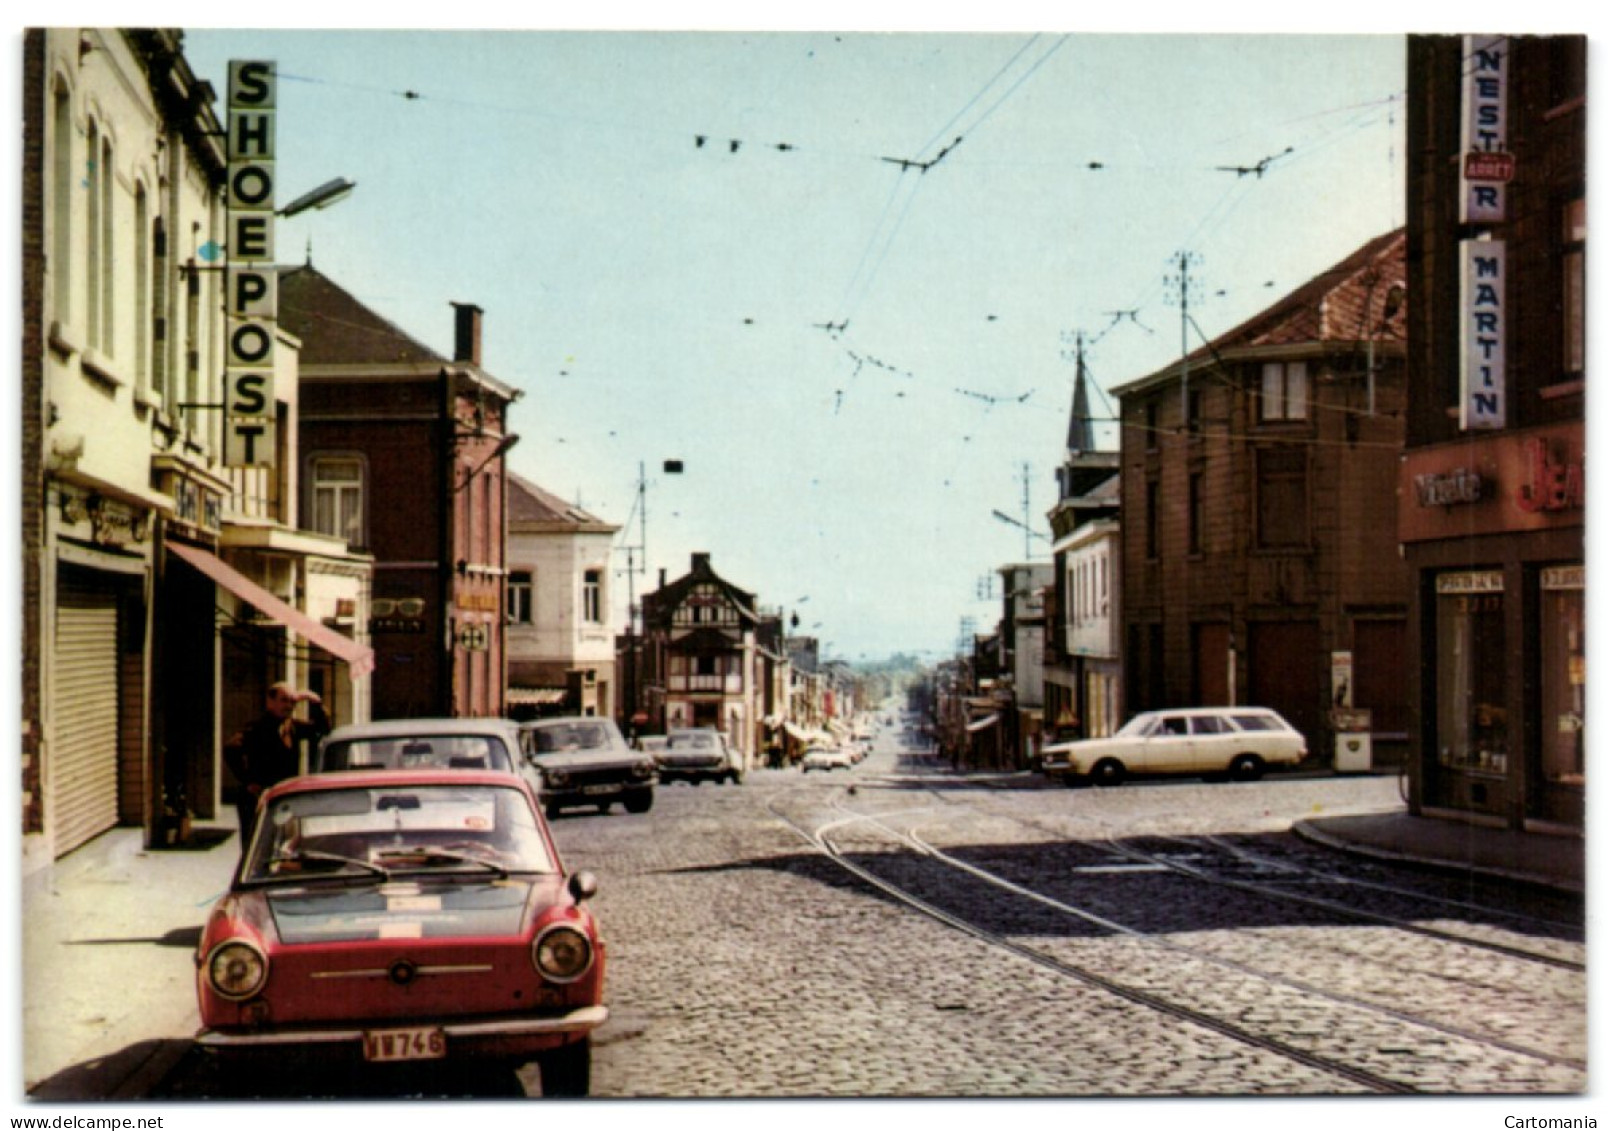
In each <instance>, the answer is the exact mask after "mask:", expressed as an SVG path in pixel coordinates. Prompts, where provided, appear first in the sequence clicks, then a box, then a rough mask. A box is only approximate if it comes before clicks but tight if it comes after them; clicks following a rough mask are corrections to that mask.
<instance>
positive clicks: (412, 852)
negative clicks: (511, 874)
mask: <svg viewBox="0 0 1608 1131" xmlns="http://www.w3.org/2000/svg"><path fill="white" fill-rule="evenodd" d="M379 855H380V858H381V859H382V860H384V859H390V858H392V857H398V856H400V857H408V858H411V859H414V860H417V861H418V862H419V863H421V864H422V863H424V862H426V861H429V862H432V863H433V862H435V861H440V860H445V861H448V862H450V863H453V864H474V865H477V866H478V867H481V868H485V869H486V870H487V871H489V872H492V873H495V874H496V876H497V877H498V878H499V879H507V878H508V869H507V868H504V867H503V866H502V865H501V864H498V863H495V862H494V861H491V860H487V859H486V858H485V857H483V856H473V855H470V854H468V853H464V852H453V851H450V850H449V849H444V848H425V847H419V848H389V849H386V850H385V851H384V852H381V853H380V854H379Z"/></svg>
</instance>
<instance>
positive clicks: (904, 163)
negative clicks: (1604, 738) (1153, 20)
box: [840, 33, 1069, 319]
mask: <svg viewBox="0 0 1608 1131" xmlns="http://www.w3.org/2000/svg"><path fill="white" fill-rule="evenodd" d="M1039 38H1040V35H1039V34H1037V33H1035V34H1034V35H1033V36H1031V37H1030V38H1029V39H1028V41H1027V42H1026V43H1024V44H1023V45H1022V46H1021V47H1020V48H1019V49H1018V50H1017V51H1016V53H1015V54H1014V55H1012V56H1011V57H1010V58H1009V59H1008V60H1006V61H1005V64H1004V65H1003V66H1001V67H1000V68H999V70H997V71H996V72H994V74H993V75H992V76H991V77H990V78H989V79H988V81H987V82H985V83H984V84H983V85H982V86H981V87H979V88H978V90H977V92H976V93H975V94H973V95H972V96H971V98H969V99H968V100H967V101H966V104H965V105H964V106H962V107H961V108H960V109H959V110H958V111H956V113H955V114H954V115H953V116H952V117H950V119H949V120H948V121H947V122H945V123H944V125H943V126H942V127H940V128H939V129H938V130H937V131H936V132H935V133H934V134H933V135H932V137H931V138H929V139H928V140H927V142H926V144H924V145H923V146H922V147H921V148H920V149H918V150H917V151H916V153H915V156H914V158H912V159H907V160H899V159H890V158H886V157H884V158H882V160H884V161H887V160H894V163H895V164H899V165H900V169H899V174H900V175H899V178H898V180H897V181H896V182H895V185H894V191H893V193H892V195H891V196H890V197H889V200H888V204H887V205H886V206H885V207H884V209H883V214H882V217H881V218H879V220H878V225H877V227H876V228H875V229H873V231H872V236H871V240H870V241H869V243H868V244H867V247H866V251H865V252H864V253H863V254H862V255H861V260H860V265H859V266H857V267H856V268H855V275H854V277H853V278H851V279H850V284H849V288H848V291H847V292H846V294H845V298H844V307H845V308H844V309H843V310H842V311H840V314H841V315H842V317H843V318H845V319H852V318H853V317H854V315H855V314H856V313H857V312H858V310H859V309H860V304H861V303H863V302H864V301H865V300H866V298H868V297H869V295H870V293H871V285H872V283H873V282H874V281H875V280H876V277H877V275H878V274H879V273H880V272H881V269H882V264H883V263H884V262H885V261H886V260H887V257H888V255H889V253H890V252H891V251H892V249H893V245H894V242H895V239H896V237H897V236H898V234H899V232H900V230H901V229H902V228H903V227H904V223H905V220H906V218H907V217H908V216H909V214H910V209H911V207H912V205H913V204H914V201H915V194H916V192H917V191H918V187H919V184H920V180H919V179H918V180H917V182H916V184H915V185H913V186H912V187H911V189H910V192H909V195H908V196H907V197H906V198H905V202H904V207H903V208H902V209H901V210H900V212H899V215H898V219H897V220H896V221H895V222H894V225H893V227H892V229H891V230H890V231H889V232H888V234H887V236H886V237H885V238H882V236H881V229H882V220H883V219H886V217H887V215H888V213H889V212H890V211H891V210H892V207H893V203H894V201H895V200H897V199H898V196H899V192H900V189H901V187H902V186H903V185H904V183H905V181H906V180H907V179H908V178H907V177H906V176H905V174H906V173H909V172H910V171H911V169H912V168H917V169H919V170H920V172H921V173H922V174H925V172H926V171H927V169H928V168H931V167H933V165H935V164H936V163H937V162H938V161H939V159H940V158H942V157H943V156H945V155H947V154H948V153H949V152H950V151H951V150H953V149H954V147H955V146H957V145H959V144H960V143H961V142H962V141H964V140H965V139H966V137H968V136H969V135H970V134H971V133H973V132H974V131H975V130H976V129H977V128H978V127H979V126H981V125H982V124H983V123H984V122H986V121H987V120H988V119H989V118H990V117H992V116H993V114H994V113H995V112H996V111H997V110H998V109H999V108H1000V107H1001V106H1002V105H1004V103H1005V102H1006V101H1007V100H1008V99H1009V98H1010V97H1011V96H1012V95H1013V94H1015V93H1016V91H1017V90H1018V89H1020V87H1021V86H1022V84H1023V83H1024V82H1026V81H1027V80H1028V79H1029V78H1031V77H1032V76H1033V75H1034V74H1035V73H1036V72H1037V71H1038V69H1039V68H1040V67H1041V66H1043V65H1044V63H1045V62H1046V61H1047V60H1048V59H1049V57H1050V56H1051V55H1053V54H1055V52H1056V51H1058V50H1060V48H1061V46H1062V45H1063V44H1064V43H1065V42H1066V40H1067V39H1068V38H1069V36H1066V35H1063V36H1061V38H1060V39H1059V40H1057V41H1056V43H1055V45H1054V46H1053V47H1051V48H1050V49H1049V50H1048V51H1047V52H1045V53H1044V54H1043V55H1042V56H1040V57H1039V58H1038V59H1037V60H1035V61H1034V63H1033V65H1032V66H1030V67H1029V68H1028V69H1027V71H1026V73H1025V74H1023V75H1022V76H1021V77H1020V78H1018V79H1017V80H1016V81H1015V82H1014V83H1012V84H1011V86H1010V87H1009V88H1008V89H1007V90H1006V91H1005V92H1004V93H1003V94H1002V95H1000V97H999V98H998V99H996V100H995V101H994V103H993V104H992V105H991V106H989V107H988V109H987V110H985V111H984V112H983V114H982V115H981V117H979V118H977V119H976V120H974V121H973V122H972V123H971V124H970V125H969V126H966V127H964V128H962V129H960V132H959V133H958V134H956V136H955V138H954V140H953V141H952V142H950V143H949V145H948V146H947V147H946V148H945V149H944V150H943V151H942V152H941V153H940V154H939V155H938V157H935V158H933V159H932V161H931V162H930V163H928V164H926V165H923V164H922V163H921V157H922V155H923V154H925V153H927V152H928V151H929V150H931V149H932V148H933V146H935V145H937V144H938V143H939V142H940V141H942V140H943V139H945V138H947V137H949V136H950V134H951V133H953V132H954V131H955V130H956V128H957V123H959V122H961V121H963V120H964V119H965V117H966V115H967V114H969V113H970V112H971V110H972V109H973V107H975V106H976V105H977V104H978V103H979V102H981V101H982V100H983V98H984V96H985V95H987V93H988V92H989V90H991V89H992V88H993V87H994V86H995V84H997V83H998V82H999V81H1000V79H1001V78H1003V77H1004V76H1005V75H1006V74H1007V73H1008V72H1009V71H1010V70H1011V68H1012V67H1014V66H1016V64H1017V62H1018V61H1019V60H1020V59H1021V58H1022V57H1023V55H1025V54H1026V53H1027V52H1028V51H1029V50H1030V49H1031V48H1032V46H1033V45H1034V44H1035V43H1037V42H1038V40H1039ZM879 243H880V251H879V252H878V253H877V258H876V262H875V263H874V264H873V266H872V267H871V269H870V271H869V272H867V273H866V274H865V280H866V281H865V283H864V285H863V286H861V287H860V288H859V290H858V292H856V291H855V285H856V283H858V281H859V279H860V276H861V272H862V271H863V270H864V264H865V263H866V261H867V260H868V259H869V258H870V256H871V253H872V251H873V249H875V248H877V247H878V245H879Z"/></svg>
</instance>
